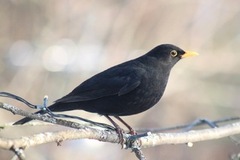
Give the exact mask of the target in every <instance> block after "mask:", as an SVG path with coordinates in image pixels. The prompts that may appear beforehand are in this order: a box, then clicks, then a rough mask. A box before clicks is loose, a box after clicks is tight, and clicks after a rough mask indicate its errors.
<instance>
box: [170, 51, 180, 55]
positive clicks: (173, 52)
mask: <svg viewBox="0 0 240 160" xmlns="http://www.w3.org/2000/svg"><path fill="white" fill-rule="evenodd" d="M170 55H171V56H172V57H176V56H177V55H178V53H177V51H176V50H172V51H171V52H170Z"/></svg>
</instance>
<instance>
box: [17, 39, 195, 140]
mask: <svg viewBox="0 0 240 160" xmlns="http://www.w3.org/2000/svg"><path fill="white" fill-rule="evenodd" d="M195 55H197V53H196V52H189V51H184V50H182V49H180V48H179V47H177V46H174V45H171V44H162V45H159V46H157V47H155V48H153V49H152V50H150V51H149V52H148V53H146V54H145V55H143V56H140V57H138V58H136V59H133V60H130V61H127V62H124V63H122V64H119V65H116V66H114V67H111V68H109V69H107V70H105V71H103V72H100V73H98V74H96V75H94V76H93V77H91V78H89V79H87V80H86V81H84V82H83V83H81V84H80V85H79V86H77V87H76V88H75V89H74V90H73V91H72V92H70V93H69V94H67V95H66V96H64V97H62V98H60V99H58V100H56V101H55V103H54V104H52V105H51V106H49V107H48V108H49V110H51V111H53V112H62V111H69V110H84V111H87V112H93V113H98V114H100V115H104V116H105V117H106V118H107V119H108V120H109V121H110V122H111V123H112V124H113V125H114V127H115V128H116V131H117V133H118V134H119V136H120V138H122V133H121V132H122V130H121V128H120V127H119V126H118V124H117V123H116V122H114V121H113V120H112V119H111V118H110V117H109V116H114V117H115V118H116V119H118V120H119V121H120V122H122V123H123V124H124V125H125V126H126V127H127V128H128V129H129V130H130V133H131V134H135V132H134V130H133V129H132V128H131V127H130V126H129V125H128V124H127V123H126V122H124V121H123V120H122V119H121V118H120V117H119V116H128V115H133V114H137V113H141V112H143V111H146V110H148V109H149V108H151V107H153V106H154V105H155V104H156V103H157V102H158V101H159V100H160V98H161V97H162V95H163V92H164V90H165V88H166V85H167V82H168V77H169V74H170V71H171V69H172V67H173V66H174V65H175V64H176V63H177V62H178V61H179V60H180V59H181V58H185V57H190V56H195ZM37 113H43V114H44V113H45V112H44V111H42V110H41V111H38V112H37ZM30 120H32V119H30V118H23V119H21V120H19V121H17V122H15V123H14V124H23V123H26V122H28V121H30Z"/></svg>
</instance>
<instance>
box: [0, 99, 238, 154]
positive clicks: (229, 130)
mask: <svg viewBox="0 0 240 160" xmlns="http://www.w3.org/2000/svg"><path fill="white" fill-rule="evenodd" d="M0 108H3V109H6V110H8V111H11V112H12V113H14V114H19V115H23V116H26V117H30V118H33V119H38V120H41V121H45V122H50V123H54V124H58V125H63V126H67V127H71V128H74V129H70V130H64V131H58V132H45V133H39V134H35V135H32V136H25V137H21V138H15V139H9V138H0V148H2V149H7V150H10V149H11V148H20V149H25V148H29V147H32V146H35V145H39V144H43V143H49V142H57V143H60V142H62V141H65V140H73V139H86V138H87V139H95V140H99V141H103V142H110V143H119V138H118V135H117V134H116V132H115V131H113V130H106V129H105V130H103V128H99V127H98V128H93V127H92V126H86V125H83V124H79V123H75V122H70V121H66V120H61V119H56V118H54V117H50V116H48V115H38V114H32V113H28V112H25V111H23V110H20V109H19V108H16V107H14V106H12V105H9V104H5V103H1V102H0ZM76 129H77V130H76ZM236 134H240V121H238V122H235V123H232V124H228V125H224V126H221V127H218V128H211V129H202V130H194V131H193V130H192V131H189V132H180V133H156V134H148V135H146V136H141V137H140V138H136V139H135V140H133V139H132V138H131V136H130V135H128V134H124V138H125V142H126V144H131V145H128V146H126V148H128V147H130V148H131V149H132V150H133V151H134V152H135V154H136V155H137V157H138V158H139V159H141V158H142V159H145V158H144V156H143V154H142V151H141V150H140V148H148V147H154V146H157V145H163V144H186V143H190V142H191V143H193V142H200V141H207V140H213V139H219V138H224V137H228V136H232V135H236Z"/></svg>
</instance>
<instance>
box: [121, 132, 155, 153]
mask: <svg viewBox="0 0 240 160" xmlns="http://www.w3.org/2000/svg"><path fill="white" fill-rule="evenodd" d="M135 133H136V132H135ZM151 134H152V133H151V132H147V133H142V134H134V135H131V136H129V137H128V138H127V140H126V143H125V144H126V147H125V148H126V149H127V148H132V149H133V148H135V147H136V146H138V147H140V146H141V145H142V144H141V141H140V140H139V138H142V137H146V136H149V135H151ZM136 144H137V145H136Z"/></svg>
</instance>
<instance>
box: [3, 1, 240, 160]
mask: <svg viewBox="0 0 240 160" xmlns="http://www.w3.org/2000/svg"><path fill="white" fill-rule="evenodd" d="M162 43H172V44H175V45H177V46H179V47H181V48H182V49H184V50H192V51H196V52H198V53H199V54H200V56H198V57H193V58H187V59H184V60H182V61H180V62H179V63H178V64H177V65H176V66H175V67H174V68H173V70H172V73H171V76H170V80H169V83H168V86H167V89H166V91H165V94H164V96H163V97H162V100H161V102H159V103H158V104H157V105H156V106H155V107H154V108H152V109H150V110H148V111H146V112H144V113H141V114H138V115H134V116H130V117H123V119H125V120H126V121H127V122H128V123H129V124H131V125H132V126H133V127H134V128H164V127H170V126H176V125H180V124H185V123H189V122H192V121H193V120H195V119H197V118H208V119H211V120H216V119H221V118H225V117H232V116H238V115H239V113H240V111H239V102H240V94H239V90H240V74H239V68H240V53H239V52H240V51H239V50H240V8H239V2H238V1H235V0H211V1H202V0H195V1H190V0H179V1H164V0H152V1H146V0H101V1H97V0H68V1H64V0H50V1H48V0H41V1H37V0H9V1H4V0H1V1H0V90H1V91H7V92H11V93H14V94H17V95H19V96H21V97H23V98H25V99H27V100H29V101H30V102H32V103H34V104H40V103H42V99H43V97H44V95H48V96H49V98H50V99H49V101H50V103H51V102H52V101H54V100H56V99H58V98H60V97H62V96H63V95H65V94H67V93H69V92H70V91H71V90H72V89H73V88H74V87H75V86H77V85H79V84H80V83H81V82H83V81H84V80H86V79H87V78H89V77H91V76H92V75H94V74H96V73H98V72H100V71H103V70H104V69H107V68H109V67H111V66H113V65H115V64H119V63H121V62H124V61H126V60H130V59H132V58H135V57H138V56H140V55H142V54H144V53H146V52H147V51H149V50H150V49H152V48H153V47H155V46H157V45H159V44H162ZM0 101H3V102H6V103H9V104H13V105H16V106H19V107H21V108H22V109H24V110H29V111H31V112H33V110H30V109H29V108H27V107H26V106H24V105H22V104H20V103H17V102H15V101H13V100H10V99H3V98H1V100H0ZM68 114H74V115H78V116H81V117H85V118H89V119H91V120H95V121H99V122H104V123H108V122H107V120H106V119H105V118H104V117H100V116H99V115H97V114H90V113H86V112H83V111H74V112H68ZM20 118H21V117H20V116H16V115H12V114H11V113H9V112H7V111H5V110H0V123H1V124H4V123H9V122H14V121H16V120H18V119H20ZM61 129H62V128H59V127H57V126H56V127H50V128H48V127H42V128H41V127H14V128H13V127H10V128H7V129H4V130H1V131H0V136H1V137H7V138H11V137H20V136H24V135H30V134H33V133H40V132H43V131H54V130H61ZM120 148H121V147H120V145H116V144H110V143H101V142H98V141H93V140H91V141H90V140H75V141H65V142H63V143H62V146H57V145H56V144H55V143H49V144H43V145H39V146H36V147H32V148H30V149H27V150H26V152H25V154H26V156H27V159H34V160H43V159H49V160H65V159H72V160H79V159H86V160H95V159H98V160H105V159H114V160H122V159H129V160H130V159H136V158H135V155H134V154H133V153H131V152H130V150H121V149H120ZM143 152H144V153H145V156H146V157H147V159H151V160H157V159H168V160H173V159H174V160H182V159H184V160H190V159H201V160H203V159H218V160H226V159H231V158H230V156H231V155H232V154H236V153H238V152H239V146H236V145H235V144H234V143H233V142H231V141H230V140H229V139H228V138H224V139H221V140H214V141H207V142H199V143H196V144H194V146H193V147H192V148H188V147H187V146H186V145H163V146H158V147H154V148H148V149H143ZM12 156H13V153H12V152H10V151H6V150H0V157H1V159H2V160H5V159H6V160H8V159H11V157H12Z"/></svg>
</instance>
